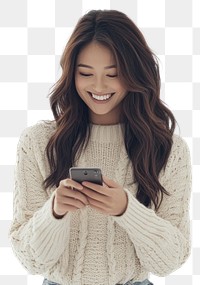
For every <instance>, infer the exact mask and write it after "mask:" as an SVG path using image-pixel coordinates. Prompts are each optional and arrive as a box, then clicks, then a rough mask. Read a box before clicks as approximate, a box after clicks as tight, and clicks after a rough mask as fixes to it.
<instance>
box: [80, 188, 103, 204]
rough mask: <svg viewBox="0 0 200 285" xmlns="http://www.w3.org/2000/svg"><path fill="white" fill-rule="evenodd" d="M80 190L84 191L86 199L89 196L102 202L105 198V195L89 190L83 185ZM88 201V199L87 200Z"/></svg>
mask: <svg viewBox="0 0 200 285" xmlns="http://www.w3.org/2000/svg"><path fill="white" fill-rule="evenodd" d="M81 192H82V193H84V195H85V196H87V197H88V200H89V198H91V199H94V200H96V201H100V202H102V203H103V202H104V201H105V200H106V199H107V196H106V195H104V194H101V193H98V192H96V191H94V190H91V189H89V188H87V187H83V190H82V191H81ZM89 203H90V200H89Z"/></svg>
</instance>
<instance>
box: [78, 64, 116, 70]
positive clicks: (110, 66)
mask: <svg viewBox="0 0 200 285" xmlns="http://www.w3.org/2000/svg"><path fill="white" fill-rule="evenodd" d="M77 67H86V68H90V69H94V67H92V66H90V65H87V64H83V63H80V64H78V65H77ZM116 67H117V66H116V64H112V65H108V66H105V67H104V69H110V68H116Z"/></svg>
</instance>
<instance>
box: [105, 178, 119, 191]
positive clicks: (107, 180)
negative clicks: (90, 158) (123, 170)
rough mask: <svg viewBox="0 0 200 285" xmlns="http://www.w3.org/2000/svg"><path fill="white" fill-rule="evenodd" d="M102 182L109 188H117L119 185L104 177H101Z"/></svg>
mask: <svg viewBox="0 0 200 285" xmlns="http://www.w3.org/2000/svg"><path fill="white" fill-rule="evenodd" d="M103 182H104V183H105V184H106V186H108V187H111V188H117V187H119V185H118V184H117V183H116V182H115V181H113V180H111V179H109V178H108V177H106V176H104V175H103Z"/></svg>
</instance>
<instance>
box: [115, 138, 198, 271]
mask: <svg viewBox="0 0 200 285" xmlns="http://www.w3.org/2000/svg"><path fill="white" fill-rule="evenodd" d="M167 164H168V165H167V168H166V173H165V174H164V175H163V178H162V179H161V180H162V181H160V183H161V184H162V185H163V187H164V188H165V189H166V190H167V191H168V192H169V193H170V196H166V195H164V197H163V201H162V204H161V206H160V208H159V211H158V212H155V211H154V210H152V209H149V208H146V207H145V206H144V205H142V204H141V203H140V202H139V201H138V200H137V199H136V198H135V197H134V196H133V194H131V192H130V191H129V190H128V189H125V191H126V192H127V196H128V207H127V209H126V211H125V213H124V214H123V215H122V216H119V217H113V219H114V220H115V222H117V223H118V224H119V225H120V226H121V227H122V228H123V229H124V230H125V231H126V232H127V233H128V235H129V238H130V239H131V241H132V242H133V245H134V247H135V250H136V253H137V255H138V257H139V259H140V262H141V264H142V266H144V268H146V269H147V270H148V271H149V272H151V273H153V274H155V275H157V276H166V275H168V274H170V273H171V272H173V271H175V270H177V269H178V268H179V267H180V266H181V265H182V264H183V263H184V262H185V261H186V259H187V257H188V256H189V254H190V217H189V201H190V195H191V180H192V175H191V160H190V152H189V148H188V145H187V144H186V142H185V141H184V140H183V139H182V138H181V137H178V136H177V138H176V143H174V146H173V149H172V156H171V158H170V159H169V160H168V163H167Z"/></svg>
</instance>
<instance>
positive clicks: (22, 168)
mask: <svg viewBox="0 0 200 285" xmlns="http://www.w3.org/2000/svg"><path fill="white" fill-rule="evenodd" d="M54 130H55V123H54V122H50V123H49V124H47V123H45V122H41V123H38V124H36V125H35V126H32V127H29V128H27V129H25V130H24V132H23V133H22V135H21V137H20V140H19V143H18V152H17V165H16V179H15V191H14V213H13V214H14V218H13V222H12V225H11V229H10V240H11V244H12V248H13V251H14V252H15V254H16V256H17V258H18V259H19V260H20V262H21V263H22V265H23V266H24V267H25V268H26V269H27V270H28V271H29V272H30V273H31V274H41V275H43V276H44V277H46V278H47V279H49V280H51V281H54V282H57V283H59V284H61V285H69V284H70V285H92V284H93V285H94V284H98V285H115V284H117V283H125V282H127V281H128V280H131V279H133V280H134V281H142V280H144V279H145V278H148V273H149V272H151V273H153V274H154V275H157V276H166V275H168V274H169V273H171V272H173V271H175V270H176V269H178V268H179V267H180V266H181V265H182V264H183V263H184V262H185V260H186V259H187V257H188V255H189V253H190V234H189V229H190V220H189V213H188V212H189V199H190V194H191V193H190V192H191V162H190V152H189V148H188V145H187V143H186V142H185V141H184V140H183V138H181V137H180V136H178V135H176V134H174V135H173V146H172V149H171V153H170V157H169V159H168V162H167V167H166V170H165V172H164V171H163V170H161V172H160V174H159V181H160V183H161V184H162V185H163V186H164V187H165V189H166V190H167V191H168V192H169V193H170V194H171V195H170V196H166V195H164V199H163V202H162V204H161V206H160V208H159V211H157V212H155V211H154V209H153V208H151V209H150V208H147V207H145V206H144V205H142V204H141V203H140V202H139V201H138V200H137V199H136V198H135V196H136V192H137V183H135V184H132V185H131V186H130V185H129V184H130V183H131V182H132V181H133V173H132V165H131V163H130V160H129V159H128V155H127V153H126V150H125V146H124V143H123V131H122V125H120V124H118V125H111V126H102V125H92V131H91V137H90V141H89V144H88V146H87V148H86V150H85V151H84V152H82V154H81V156H80V158H79V159H78V160H77V161H76V163H75V165H74V166H80V167H84V166H85V167H100V168H101V169H102V173H103V175H105V176H107V177H109V178H110V179H112V180H114V181H116V182H117V183H119V184H120V185H121V186H123V187H124V190H125V191H126V193H127V196H128V206H127V209H126V211H125V213H124V214H123V215H121V216H109V215H105V214H102V213H100V212H98V211H96V210H95V209H93V208H91V207H90V206H89V205H87V206H85V207H84V208H83V209H80V210H77V211H75V212H68V213H67V214H66V215H65V216H64V218H62V219H56V218H55V217H54V216H53V214H52V200H53V197H54V192H55V187H54V188H49V189H48V190H47V191H46V190H45V189H44V188H43V186H42V182H43V181H44V179H45V178H46V177H47V176H48V175H49V173H50V169H49V165H48V162H47V158H46V154H45V147H46V145H47V142H48V140H49V138H50V137H51V135H52V133H53V132H54ZM66 151H67V148H66Z"/></svg>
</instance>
